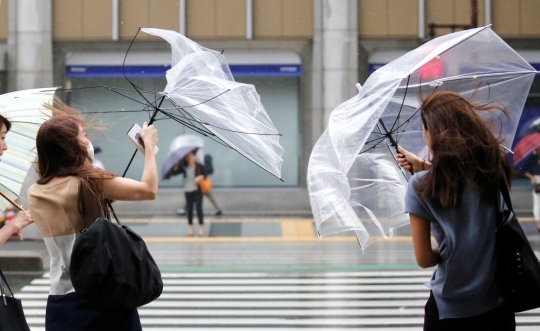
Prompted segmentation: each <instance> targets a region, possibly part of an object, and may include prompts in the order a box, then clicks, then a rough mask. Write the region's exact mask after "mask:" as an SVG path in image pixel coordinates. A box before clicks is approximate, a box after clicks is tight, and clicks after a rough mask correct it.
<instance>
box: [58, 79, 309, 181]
mask: <svg viewBox="0 0 540 331" xmlns="http://www.w3.org/2000/svg"><path fill="white" fill-rule="evenodd" d="M131 80H132V81H133V82H134V83H135V84H136V85H137V86H139V87H141V88H142V89H146V90H148V91H156V90H157V91H161V90H163V88H164V86H165V84H166V82H165V80H164V79H162V78H131ZM298 80H299V78H298V77H239V78H237V81H239V82H243V83H249V84H254V85H255V87H256V88H257V91H258V92H259V94H260V96H261V102H262V103H263V105H264V107H265V108H266V111H267V112H268V114H269V116H270V118H271V119H272V121H273V123H274V124H275V126H276V127H277V129H278V131H279V132H280V133H282V134H283V136H282V137H281V138H280V144H281V146H283V147H284V154H283V159H284V162H283V166H282V178H283V180H284V181H283V182H281V181H280V180H279V179H277V178H275V177H274V176H272V175H271V174H269V173H267V172H266V171H265V170H263V169H262V168H260V167H258V166H256V165H255V164H253V163H252V162H251V161H249V160H248V159H246V158H244V157H243V156H241V155H240V154H239V153H237V152H235V151H233V150H231V149H229V148H227V147H224V146H223V145H220V144H219V143H217V142H214V141H212V140H211V139H209V138H205V147H204V153H205V154H210V155H212V157H213V166H214V174H213V175H212V182H213V184H214V186H216V187H256V186H268V187H271V186H298V158H299V154H300V151H299V143H300V137H299V130H298ZM71 84H72V88H73V90H72V91H71V92H69V93H65V95H64V98H65V99H67V100H69V103H70V104H71V105H73V106H77V107H79V108H83V109H84V110H85V111H86V112H88V117H89V118H90V119H92V118H93V119H94V120H100V121H101V122H102V123H103V124H105V126H106V127H107V128H108V130H105V131H103V132H102V133H97V134H92V136H91V137H90V138H91V140H92V143H93V144H94V145H95V146H99V147H100V148H101V150H102V151H101V152H100V153H98V154H96V158H97V159H99V160H100V161H101V162H102V163H103V164H104V166H105V168H106V169H107V170H109V171H112V172H114V173H117V174H119V175H121V174H123V172H124V169H125V168H126V166H127V165H128V163H129V160H130V159H131V156H132V155H133V153H134V151H135V147H134V146H133V145H132V144H131V142H130V141H129V140H128V138H127V137H126V133H127V131H128V130H129V129H130V128H131V126H132V125H133V124H134V123H139V125H142V123H143V122H144V121H148V118H149V116H150V114H149V112H144V111H142V110H143V109H145V105H144V103H145V102H144V99H143V98H142V97H141V96H139V95H137V94H136V93H135V92H132V91H127V90H125V91H124V90H118V91H117V92H116V93H115V92H114V91H111V90H108V89H106V88H89V87H91V86H114V87H117V88H121V89H132V87H131V86H130V85H129V83H128V82H127V81H126V80H125V79H124V78H72V81H71ZM120 93H123V94H126V95H127V96H128V97H126V96H122V95H120ZM144 95H145V97H146V98H151V101H152V102H154V98H155V93H150V92H148V93H145V94H144ZM130 98H132V99H134V100H130ZM162 107H164V108H168V107H172V105H171V104H170V103H168V102H165V103H164V104H163V105H162ZM100 111H103V112H105V113H103V114H97V113H96V112H100ZM111 111H116V112H114V113H112V112H111ZM155 125H156V127H157V128H158V130H159V142H158V147H159V152H158V153H157V154H156V159H157V163H158V168H159V169H160V175H161V165H162V164H163V161H164V160H165V158H166V157H167V154H168V153H169V145H170V143H171V141H172V140H173V139H174V138H175V137H176V136H178V135H181V134H185V133H194V132H193V131H192V130H190V129H188V128H186V127H184V126H183V125H181V124H179V123H177V122H175V121H173V120H170V119H162V120H159V121H157V122H156V123H155ZM195 134H196V133H195ZM142 168H143V156H142V155H141V154H140V153H137V154H136V156H135V158H134V160H133V163H132V164H131V166H130V168H129V171H128V173H127V175H126V177H129V178H135V179H139V178H140V176H141V173H142ZM159 185H160V187H180V186H182V185H183V177H182V176H176V177H173V178H171V179H170V180H161V179H160V182H159Z"/></svg>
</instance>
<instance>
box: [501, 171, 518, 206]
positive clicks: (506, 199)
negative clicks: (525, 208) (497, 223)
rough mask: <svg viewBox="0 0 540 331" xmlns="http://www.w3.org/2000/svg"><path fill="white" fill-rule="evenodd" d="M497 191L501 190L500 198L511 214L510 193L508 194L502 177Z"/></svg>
mask: <svg viewBox="0 0 540 331" xmlns="http://www.w3.org/2000/svg"><path fill="white" fill-rule="evenodd" d="M499 189H500V190H501V193H502V196H503V198H504V203H505V204H506V206H507V207H508V209H509V210H510V211H512V212H513V211H514V208H512V200H510V193H509V192H508V186H507V185H506V181H505V177H504V176H503V177H502V178H501V182H500V183H499Z"/></svg>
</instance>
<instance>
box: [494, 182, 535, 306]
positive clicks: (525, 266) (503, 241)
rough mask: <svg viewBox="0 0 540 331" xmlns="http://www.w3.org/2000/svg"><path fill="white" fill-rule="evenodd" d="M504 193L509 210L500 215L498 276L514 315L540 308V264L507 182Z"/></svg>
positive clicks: (497, 241) (497, 231) (503, 188)
mask: <svg viewBox="0 0 540 331" xmlns="http://www.w3.org/2000/svg"><path fill="white" fill-rule="evenodd" d="M500 190H501V193H502V196H503V198H504V202H505V204H506V208H504V209H503V211H502V213H499V220H498V221H499V222H498V225H497V229H496V248H497V257H498V266H497V276H498V277H499V279H500V281H501V282H502V284H503V288H504V292H505V298H506V301H507V303H508V304H509V305H510V307H511V308H512V309H513V310H514V312H516V313H517V312H521V311H525V310H530V309H534V308H537V307H540V263H539V262H538V258H537V257H536V255H535V254H534V252H533V250H532V248H531V245H530V243H529V241H528V240H527V237H526V236H525V233H524V232H523V229H522V228H521V225H520V224H519V221H518V219H517V217H516V214H515V213H514V209H513V208H512V201H511V200H510V194H509V193H508V187H507V186H506V183H505V182H504V181H501V183H500Z"/></svg>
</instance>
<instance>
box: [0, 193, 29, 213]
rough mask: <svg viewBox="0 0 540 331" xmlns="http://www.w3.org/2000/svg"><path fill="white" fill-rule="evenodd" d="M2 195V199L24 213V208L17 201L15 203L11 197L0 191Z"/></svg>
mask: <svg viewBox="0 0 540 331" xmlns="http://www.w3.org/2000/svg"><path fill="white" fill-rule="evenodd" d="M0 195H1V196H2V197H4V199H6V200H7V201H8V202H9V203H11V204H12V205H13V206H14V207H15V208H17V209H18V210H20V211H24V208H23V207H22V206H21V205H19V204H18V203H16V202H15V201H13V200H12V199H11V198H10V197H8V196H7V195H6V194H5V193H4V192H2V191H0Z"/></svg>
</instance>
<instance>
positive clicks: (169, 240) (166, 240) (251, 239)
mask: <svg viewBox="0 0 540 331" xmlns="http://www.w3.org/2000/svg"><path fill="white" fill-rule="evenodd" d="M282 231H283V227H282ZM286 231H289V232H287V235H288V236H287V237H286V236H285V235H283V232H282V237H143V239H144V241H145V242H147V243H180V242H189V243H194V242H201V243H211V242H233V243H238V242H294V241H299V242H315V241H321V242H357V241H358V240H357V239H356V237H324V238H322V239H319V238H318V237H316V236H313V237H299V236H293V234H295V233H296V234H297V233H298V232H297V231H298V230H297V229H296V228H294V229H293V228H290V229H287V230H286ZM398 241H399V242H408V241H412V237H410V236H395V237H392V238H391V239H384V240H378V241H376V243H380V242H388V243H390V242H398Z"/></svg>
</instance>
